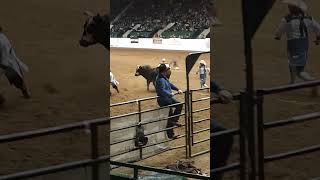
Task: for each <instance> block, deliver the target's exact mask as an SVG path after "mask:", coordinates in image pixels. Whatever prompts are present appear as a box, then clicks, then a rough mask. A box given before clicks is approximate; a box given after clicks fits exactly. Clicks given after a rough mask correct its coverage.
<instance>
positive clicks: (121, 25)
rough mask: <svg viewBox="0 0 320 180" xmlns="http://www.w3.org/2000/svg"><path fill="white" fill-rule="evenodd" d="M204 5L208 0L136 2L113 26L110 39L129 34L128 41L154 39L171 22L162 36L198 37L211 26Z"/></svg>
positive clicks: (151, 0)
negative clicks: (132, 39) (138, 25)
mask: <svg viewBox="0 0 320 180" xmlns="http://www.w3.org/2000/svg"><path fill="white" fill-rule="evenodd" d="M122 1H125V0H122ZM165 2H166V3H165ZM205 2H206V1H205V0H188V1H186V0H175V1H170V0H168V1H163V0H150V1H142V0H136V1H135V2H134V3H133V4H132V5H131V6H130V7H129V8H128V9H127V10H126V12H125V13H124V14H123V15H121V17H120V18H119V19H118V20H117V21H116V22H114V23H113V25H114V26H113V27H112V28H111V37H117V38H121V37H122V36H123V35H124V34H125V33H126V32H128V33H126V35H127V34H129V35H128V36H127V37H129V38H151V37H153V36H154V35H155V34H156V33H157V32H158V31H159V30H161V29H163V28H165V27H166V26H167V25H168V24H169V23H174V25H173V26H172V27H170V28H168V29H166V31H164V32H162V34H160V36H161V37H162V38H184V39H190V38H197V37H198V36H199V35H200V34H201V32H202V31H204V30H205V29H207V28H208V27H209V19H208V17H207V12H206V10H205ZM124 4H125V3H124ZM124 4H122V6H123V7H124V6H125V5H124ZM127 4H128V2H127ZM113 12H114V11H113ZM137 24H140V27H138V28H137V29H133V27H135V25H137ZM129 32H130V33H129Z"/></svg>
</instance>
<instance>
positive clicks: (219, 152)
mask: <svg viewBox="0 0 320 180" xmlns="http://www.w3.org/2000/svg"><path fill="white" fill-rule="evenodd" d="M225 130H227V129H226V128H224V127H223V126H221V125H219V124H218V122H217V121H216V120H215V119H214V118H212V119H211V121H210V133H216V132H220V131H225ZM232 144H233V136H232V135H220V136H218V137H210V146H211V147H210V155H211V161H210V167H211V168H212V169H215V168H219V167H222V166H225V165H226V163H227V160H228V157H229V155H230V153H231V149H232ZM210 177H212V179H214V180H221V179H222V177H223V173H217V174H211V175H210Z"/></svg>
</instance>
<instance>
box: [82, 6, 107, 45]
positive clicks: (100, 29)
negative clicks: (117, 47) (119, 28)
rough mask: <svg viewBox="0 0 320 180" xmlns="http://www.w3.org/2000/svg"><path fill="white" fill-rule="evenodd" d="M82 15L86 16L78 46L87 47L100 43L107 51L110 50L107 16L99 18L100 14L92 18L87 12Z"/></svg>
mask: <svg viewBox="0 0 320 180" xmlns="http://www.w3.org/2000/svg"><path fill="white" fill-rule="evenodd" d="M84 14H85V15H86V16H87V20H86V21H85V23H84V25H83V33H82V37H81V40H80V41H79V43H80V45H81V46H83V47H88V46H91V45H94V44H97V43H100V44H102V45H103V46H105V47H106V48H107V49H110V41H109V33H110V27H109V18H108V17H107V15H106V16H100V14H97V15H96V16H94V15H93V14H92V13H91V12H89V11H86V12H84Z"/></svg>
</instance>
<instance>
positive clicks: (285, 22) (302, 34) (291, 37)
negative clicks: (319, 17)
mask: <svg viewBox="0 0 320 180" xmlns="http://www.w3.org/2000/svg"><path fill="white" fill-rule="evenodd" d="M283 3H286V4H288V9H289V14H288V15H286V16H285V17H284V18H282V19H281V22H280V24H279V26H278V29H277V31H276V33H275V39H276V40H280V39H281V37H282V35H283V34H286V37H287V54H288V63H289V70H290V84H292V83H295V81H296V77H299V78H300V79H302V80H303V81H311V80H315V78H313V77H311V76H310V75H309V74H308V73H307V72H305V66H306V64H307V60H308V50H309V32H310V31H311V32H314V33H315V34H316V41H315V43H316V45H318V44H319V42H320V25H319V23H318V22H317V21H316V20H315V19H314V18H313V17H311V16H309V15H307V14H306V11H307V5H306V4H305V2H304V1H303V0H284V1H283Z"/></svg>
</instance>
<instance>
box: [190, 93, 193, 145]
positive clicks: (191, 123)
mask: <svg viewBox="0 0 320 180" xmlns="http://www.w3.org/2000/svg"><path fill="white" fill-rule="evenodd" d="M192 93H193V91H190V137H191V145H192V146H193V145H194V142H193V105H192V99H193V95H192ZM190 148H191V147H190Z"/></svg>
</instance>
